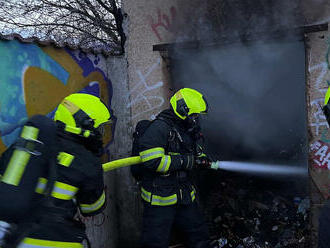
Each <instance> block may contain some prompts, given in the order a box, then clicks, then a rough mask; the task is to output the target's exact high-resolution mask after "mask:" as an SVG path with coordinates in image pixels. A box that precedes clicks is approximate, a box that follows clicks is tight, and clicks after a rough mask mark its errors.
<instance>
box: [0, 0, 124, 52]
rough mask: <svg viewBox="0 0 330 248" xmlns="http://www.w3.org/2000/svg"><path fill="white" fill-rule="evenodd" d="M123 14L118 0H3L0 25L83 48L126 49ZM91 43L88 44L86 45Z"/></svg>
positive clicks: (1, 0)
mask: <svg viewBox="0 0 330 248" xmlns="http://www.w3.org/2000/svg"><path fill="white" fill-rule="evenodd" d="M122 21H123V16H122V13H121V10H120V8H119V6H118V5H117V3H116V1H115V0H20V1H17V0H0V27H1V30H3V33H4V32H6V33H8V32H15V33H19V34H24V35H25V36H37V37H38V38H39V39H54V40H55V41H57V42H66V43H69V44H72V45H78V46H79V45H80V46H83V48H93V47H100V46H103V47H104V48H105V49H106V50H113V51H115V52H117V53H123V52H124V49H123V48H124V43H125V34H124V32H123V29H122ZM86 46H88V47H86Z"/></svg>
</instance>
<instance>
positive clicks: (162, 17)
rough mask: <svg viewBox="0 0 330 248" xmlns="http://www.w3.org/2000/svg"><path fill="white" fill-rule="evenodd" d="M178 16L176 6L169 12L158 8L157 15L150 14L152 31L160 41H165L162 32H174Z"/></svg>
mask: <svg viewBox="0 0 330 248" xmlns="http://www.w3.org/2000/svg"><path fill="white" fill-rule="evenodd" d="M176 18H177V10H176V8H175V7H174V6H172V7H170V9H169V13H168V14H167V13H164V12H162V11H161V10H160V9H157V14H156V17H155V18H154V17H153V16H152V15H148V20H149V24H150V27H151V30H152V32H153V33H154V34H155V35H156V36H157V38H158V40H159V41H163V37H162V34H161V32H162V31H166V32H170V33H174V32H175V31H174V27H175V22H176Z"/></svg>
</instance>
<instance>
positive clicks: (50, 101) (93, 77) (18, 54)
mask: <svg viewBox="0 0 330 248" xmlns="http://www.w3.org/2000/svg"><path fill="white" fill-rule="evenodd" d="M0 51H1V56H2V59H1V61H0V71H1V74H0V82H1V83H0V136H1V139H0V152H2V151H3V150H4V149H5V148H6V147H8V146H9V145H11V144H12V143H13V142H14V140H15V139H16V137H17V136H18V134H19V132H20V127H21V126H22V125H23V124H24V122H25V121H26V120H27V119H28V118H29V117H30V116H32V115H34V114H44V115H48V116H51V115H52V114H53V112H54V110H55V108H56V106H57V105H58V104H59V103H60V101H61V100H62V99H63V98H64V97H65V96H67V95H69V94H71V93H75V92H84V93H89V94H93V95H96V96H100V97H101V98H102V99H103V101H104V102H105V103H106V104H107V105H108V106H110V104H111V97H112V85H111V81H110V79H109V78H107V76H106V74H105V73H104V72H103V71H102V69H101V68H99V67H98V63H99V62H100V58H98V57H97V56H96V57H95V56H94V55H93V56H94V57H93V56H92V57H89V56H87V55H86V54H84V53H82V52H79V51H70V50H65V49H55V48H52V47H43V48H41V47H39V46H37V45H34V44H23V43H20V42H19V41H2V42H0ZM111 139H112V132H109V135H108V136H107V137H106V141H107V143H109V142H110V140H111Z"/></svg>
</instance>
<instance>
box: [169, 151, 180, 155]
mask: <svg viewBox="0 0 330 248" xmlns="http://www.w3.org/2000/svg"><path fill="white" fill-rule="evenodd" d="M168 155H181V153H178V152H168Z"/></svg>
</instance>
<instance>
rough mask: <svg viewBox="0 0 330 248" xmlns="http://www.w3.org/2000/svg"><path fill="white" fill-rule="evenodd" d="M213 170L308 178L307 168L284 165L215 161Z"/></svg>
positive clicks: (120, 162) (125, 161)
mask: <svg viewBox="0 0 330 248" xmlns="http://www.w3.org/2000/svg"><path fill="white" fill-rule="evenodd" d="M140 163H142V161H141V158H140V156H134V157H128V158H122V159H117V160H114V161H111V162H108V163H105V164H103V165H102V167H103V170H104V171H105V172H107V171H111V170H114V169H118V168H122V167H127V166H131V165H134V164H140ZM209 168H210V169H213V170H218V169H221V170H227V171H232V172H243V173H253V174H271V175H302V176H306V175H307V174H308V173H307V167H304V166H297V165H283V164H265V163H256V162H244V161H219V160H217V161H213V162H211V166H210V167H209Z"/></svg>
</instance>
